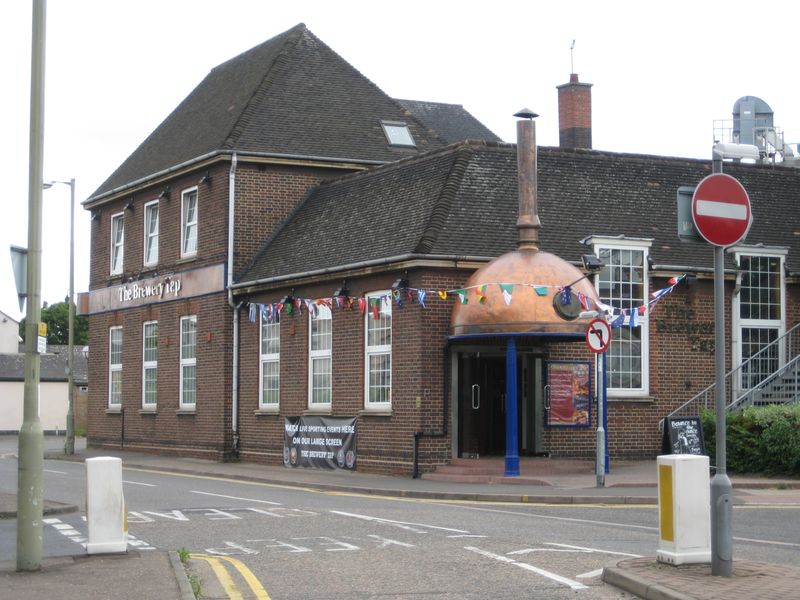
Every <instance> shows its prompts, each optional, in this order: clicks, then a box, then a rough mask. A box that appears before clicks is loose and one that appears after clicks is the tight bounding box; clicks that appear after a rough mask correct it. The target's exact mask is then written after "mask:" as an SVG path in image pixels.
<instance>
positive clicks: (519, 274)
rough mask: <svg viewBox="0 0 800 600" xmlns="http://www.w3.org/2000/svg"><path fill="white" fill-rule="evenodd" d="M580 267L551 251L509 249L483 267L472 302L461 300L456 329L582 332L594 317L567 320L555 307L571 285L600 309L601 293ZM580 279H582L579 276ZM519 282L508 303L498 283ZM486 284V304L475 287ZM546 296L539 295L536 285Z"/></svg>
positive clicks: (456, 332)
mask: <svg viewBox="0 0 800 600" xmlns="http://www.w3.org/2000/svg"><path fill="white" fill-rule="evenodd" d="M582 277H583V273H582V272H581V271H580V270H579V269H578V268H577V267H575V266H573V265H571V264H570V263H568V262H566V261H565V260H563V259H561V258H559V257H558V256H556V255H554V254H550V253H548V252H541V251H539V250H537V249H536V248H530V247H522V248H518V249H517V250H514V251H512V252H508V253H506V254H504V255H502V256H500V257H498V258H496V259H494V260H493V261H491V262H489V263H488V264H486V265H485V266H483V267H481V268H480V269H478V270H477V271H476V272H475V273H474V274H473V275H472V277H470V279H469V281H468V282H467V283H466V285H465V288H470V292H469V294H470V295H469V296H468V302H467V303H466V304H456V305H455V308H454V309H453V315H452V318H451V322H450V324H451V329H452V333H453V334H454V335H456V336H460V335H470V334H500V335H503V334H508V333H542V334H564V333H568V334H581V333H583V332H584V331H585V330H586V325H587V322H588V319H574V320H567V319H565V318H563V317H561V316H560V315H559V314H558V313H557V312H556V310H555V308H554V306H553V299H554V297H555V295H556V294H559V293H560V291H559V288H561V287H563V286H566V285H570V284H572V285H571V286H570V289H571V291H572V295H573V297H574V298H577V297H578V294H583V295H584V296H586V297H587V298H588V299H589V302H590V307H591V308H592V309H594V308H595V306H596V302H597V300H598V298H597V292H596V291H595V289H594V286H593V285H592V284H591V283H590V282H589V280H587V279H581V278H582ZM577 280H580V281H577ZM501 283H505V284H518V285H515V286H514V290H513V295H512V299H511V303H510V304H506V301H505V299H504V298H503V292H502V290H501V288H500V286H499V285H498V284H501ZM484 284H486V291H485V295H486V298H485V300H484V302H483V303H480V302H479V301H478V300H477V298H475V297H474V295H473V294H472V289H471V288H472V287H473V286H480V285H484ZM536 286H538V287H540V290H541V291H542V292H544V289H546V290H547V294H546V295H539V293H537V292H536V290H535V289H534V287H536Z"/></svg>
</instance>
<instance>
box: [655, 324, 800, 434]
mask: <svg viewBox="0 0 800 600" xmlns="http://www.w3.org/2000/svg"><path fill="white" fill-rule="evenodd" d="M776 351H777V352H776ZM775 356H779V357H780V356H782V357H784V361H785V364H784V365H783V366H782V367H780V368H778V369H777V370H776V371H774V372H773V373H770V374H768V375H767V376H766V377H765V378H764V379H763V380H760V381H759V382H757V383H756V384H755V385H753V386H752V388H751V389H748V390H742V380H743V379H751V380H752V376H753V367H756V368H757V369H760V368H761V366H762V365H763V364H764V363H765V362H767V361H771V360H773V358H772V357H775ZM798 358H800V323H797V324H796V325H795V326H794V327H792V328H791V329H790V330H789V331H787V332H786V333H784V334H783V335H782V336H780V337H779V338H777V339H776V340H774V341H772V342H770V343H769V344H767V345H766V346H764V347H763V348H762V349H761V350H759V351H758V352H756V353H755V354H753V355H752V356H750V357H748V358H747V360H745V361H744V362H742V364H740V365H739V366H737V367H736V368H735V369H732V370H731V371H729V372H728V373H727V374H726V375H725V396H726V398H725V406H726V407H727V408H728V409H729V410H739V409H742V408H745V407H746V406H750V404H753V403H755V402H758V403H760V404H773V403H776V402H793V401H794V402H796V401H798V400H800V396H798V391H797V387H798V378H799V377H800V373H799V372H798V371H799V370H800V362H799V361H798ZM792 385H794V390H795V391H794V395H792V394H791V392H790V390H791V388H792ZM781 387H783V388H785V389H786V390H787V392H786V393H785V394H782V393H779V389H780V388H781ZM770 394H772V395H773V397H774V398H775V400H767V399H768V398H769V397H770ZM715 406H716V382H715V383H712V384H711V385H709V386H708V387H707V388H705V389H704V390H702V391H700V392H699V393H698V394H696V395H695V396H693V397H692V398H690V399H689V400H688V401H687V402H685V403H683V404H682V405H681V406H679V407H678V408H676V409H675V410H673V411H672V412H671V413H669V414H668V415H667V417H675V416H683V417H686V416H695V415H697V414H699V413H700V409H701V408H706V409H713V408H714V407H715ZM662 426H663V420H662V421H661V422H660V423H659V429H660V428H661V427H662Z"/></svg>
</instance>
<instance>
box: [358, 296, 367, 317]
mask: <svg viewBox="0 0 800 600" xmlns="http://www.w3.org/2000/svg"><path fill="white" fill-rule="evenodd" d="M358 312H360V313H361V314H362V315H363V314H364V313H365V312H367V299H366V298H359V299H358Z"/></svg>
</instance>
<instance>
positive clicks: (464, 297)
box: [456, 290, 467, 304]
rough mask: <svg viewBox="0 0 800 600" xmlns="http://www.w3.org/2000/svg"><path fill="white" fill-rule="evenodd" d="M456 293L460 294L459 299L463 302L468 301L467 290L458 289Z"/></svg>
mask: <svg viewBox="0 0 800 600" xmlns="http://www.w3.org/2000/svg"><path fill="white" fill-rule="evenodd" d="M456 294H458V299H459V300H461V304H466V303H467V290H456Z"/></svg>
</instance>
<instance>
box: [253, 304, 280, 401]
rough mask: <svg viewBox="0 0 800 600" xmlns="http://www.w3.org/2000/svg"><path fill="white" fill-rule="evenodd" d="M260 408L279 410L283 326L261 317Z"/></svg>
mask: <svg viewBox="0 0 800 600" xmlns="http://www.w3.org/2000/svg"><path fill="white" fill-rule="evenodd" d="M260 382H261V384H260V389H259V394H258V397H259V408H260V409H262V410H264V409H266V410H277V409H278V407H279V405H280V395H281V324H280V322H279V321H276V322H271V323H270V322H268V321H267V319H266V318H265V317H264V315H263V314H262V315H261V369H260Z"/></svg>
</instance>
